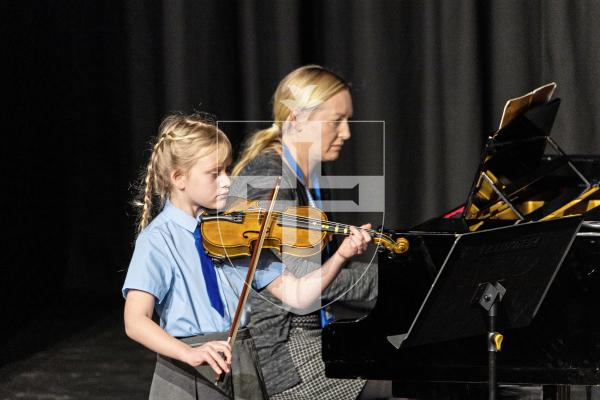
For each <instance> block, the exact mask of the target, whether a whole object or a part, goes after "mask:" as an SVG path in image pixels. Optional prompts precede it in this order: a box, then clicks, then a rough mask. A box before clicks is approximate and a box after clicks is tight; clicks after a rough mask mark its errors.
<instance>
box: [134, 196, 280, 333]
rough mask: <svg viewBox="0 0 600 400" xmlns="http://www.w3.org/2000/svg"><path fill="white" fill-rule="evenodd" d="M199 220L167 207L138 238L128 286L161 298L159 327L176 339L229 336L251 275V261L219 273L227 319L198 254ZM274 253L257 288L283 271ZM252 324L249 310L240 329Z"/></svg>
mask: <svg viewBox="0 0 600 400" xmlns="http://www.w3.org/2000/svg"><path fill="white" fill-rule="evenodd" d="M197 225H198V220H197V219H196V218H193V217H192V216H191V215H188V214H186V213H185V212H184V211H182V210H180V209H179V208H177V207H175V206H174V205H173V204H172V203H171V202H169V201H167V203H166V205H165V207H164V208H163V210H162V212H161V213H160V214H158V215H157V216H156V218H154V220H153V221H152V222H151V223H150V224H149V225H148V226H147V227H146V229H144V230H143V231H142V232H141V233H140V234H139V235H138V237H137V240H136V243H135V250H134V252H133V256H132V258H131V262H130V264H129V269H128V271H127V277H126V278H125V283H124V285H123V296H124V297H127V292H128V290H129V289H138V290H143V291H144V292H148V293H150V294H152V295H154V297H155V298H156V304H155V309H156V312H157V313H158V315H159V316H160V326H161V327H162V328H163V329H164V330H165V331H166V332H167V333H169V334H170V335H172V336H176V337H186V336H194V335H199V334H206V333H214V332H226V331H227V330H229V327H230V326H231V321H232V319H233V316H234V315H235V310H236V307H237V304H238V299H239V294H240V293H241V290H242V287H243V285H244V279H245V277H246V273H247V272H248V267H247V265H248V259H249V258H248V257H244V258H238V259H232V260H231V261H233V262H234V265H229V264H227V263H224V264H223V265H222V266H220V267H216V270H217V279H218V281H219V293H220V295H221V300H222V301H223V304H224V306H225V314H224V316H223V317H222V316H221V315H220V314H219V313H218V312H217V311H216V310H215V309H214V308H212V306H211V305H210V300H209V298H208V294H207V293H206V286H205V284H204V277H203V274H202V267H201V265H200V257H199V255H198V250H197V249H196V244H195V239H194V230H195V229H196V226H197ZM282 269H283V268H282V265H281V262H280V261H279V260H278V259H277V258H276V257H275V256H274V255H273V254H272V252H270V251H263V252H262V253H261V257H260V262H259V265H258V268H257V269H256V273H255V275H254V281H253V282H252V286H253V287H254V288H255V289H262V288H264V287H265V286H267V285H268V284H269V283H271V281H273V280H274V279H275V278H277V277H278V276H279V275H280V274H281V271H282ZM246 322H247V310H245V312H244V315H243V317H242V321H241V326H245V325H246Z"/></svg>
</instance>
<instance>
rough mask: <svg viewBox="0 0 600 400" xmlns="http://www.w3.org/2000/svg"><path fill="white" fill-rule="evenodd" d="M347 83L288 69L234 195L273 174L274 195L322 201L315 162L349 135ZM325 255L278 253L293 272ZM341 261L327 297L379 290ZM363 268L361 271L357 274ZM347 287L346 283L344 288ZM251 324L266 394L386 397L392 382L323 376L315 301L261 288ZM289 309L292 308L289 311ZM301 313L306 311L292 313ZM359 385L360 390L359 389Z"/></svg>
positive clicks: (362, 296) (312, 69) (256, 187)
mask: <svg viewBox="0 0 600 400" xmlns="http://www.w3.org/2000/svg"><path fill="white" fill-rule="evenodd" d="M352 113H353V109H352V98H351V95H350V86H349V85H348V83H346V82H345V81H344V80H343V79H342V78H341V77H339V76H338V75H337V74H335V73H333V72H332V71H330V70H327V69H325V68H323V67H321V66H318V65H307V66H303V67H300V68H298V69H296V70H294V71H292V72H291V73H290V74H288V75H287V76H286V77H285V78H284V79H283V80H282V81H281V82H280V83H279V85H278V87H277V89H276V91H275V94H274V96H273V119H274V121H275V123H274V124H273V125H272V126H271V127H269V128H268V129H265V130H261V131H258V132H256V133H254V134H253V135H252V136H251V137H250V138H249V139H248V140H247V142H246V145H245V147H244V149H243V151H242V154H241V156H240V159H239V161H238V163H237V164H236V166H235V168H234V169H233V175H234V176H236V175H237V177H236V180H234V184H233V187H232V193H233V194H234V196H239V197H247V198H249V199H265V198H268V196H269V194H270V193H271V190H270V187H271V186H272V183H273V181H274V179H273V177H276V176H282V177H283V183H282V188H283V189H282V190H280V192H279V196H278V198H277V200H278V201H282V200H284V201H287V202H288V203H289V205H290V206H309V205H310V206H316V207H318V206H319V205H320V201H321V200H322V197H324V198H326V197H327V192H326V191H323V192H322V191H321V190H320V181H319V175H320V174H319V169H320V166H321V162H326V161H333V160H336V159H337V158H338V157H339V153H340V151H341V149H342V148H343V145H344V142H345V141H346V140H348V139H350V135H351V134H350V127H349V123H348V120H349V119H350V118H351V117H352ZM333 250H334V249H333V248H331V247H330V248H328V249H325V250H324V251H323V259H318V260H314V259H313V260H312V262H311V261H310V260H302V261H300V260H297V259H296V260H294V258H293V257H285V256H284V258H283V262H284V265H285V266H286V268H287V269H290V270H291V271H292V272H293V273H294V274H304V273H306V271H308V270H311V269H314V268H318V267H319V266H320V264H321V262H322V261H323V260H324V259H326V258H327V256H328V254H332V251H333ZM365 268H366V266H364V265H362V266H359V267H357V268H345V269H343V270H342V271H341V272H340V274H339V275H338V277H337V278H336V279H335V280H334V282H333V283H332V284H331V286H330V287H329V288H328V290H327V291H326V292H325V295H326V296H325V297H326V299H325V300H334V299H337V298H340V299H343V300H364V301H369V300H373V299H374V298H375V297H376V295H377V294H376V291H377V273H376V270H375V268H370V269H366V273H365ZM363 275H364V276H363ZM350 288H352V289H351V290H348V289H350ZM250 305H251V310H252V315H251V321H250V325H249V327H250V330H251V333H252V336H253V337H254V339H255V343H256V347H257V350H258V353H259V358H260V364H261V367H262V371H263V375H264V378H265V383H266V387H267V391H268V393H269V396H270V398H271V399H275V400H279V399H300V398H311V399H331V398H335V399H356V398H357V397H358V396H359V395H360V396H361V398H370V397H386V396H387V397H390V396H391V384H390V382H384V383H382V382H379V383H374V382H373V383H369V385H368V386H367V388H366V389H365V383H366V382H365V381H364V380H362V379H343V380H342V379H331V378H327V377H325V365H324V363H323V361H322V357H321V326H322V325H324V324H326V318H327V316H326V315H324V314H325V313H324V312H323V311H322V310H319V307H318V306H317V307H314V308H312V309H309V310H308V311H313V310H316V311H313V312H308V313H307V310H306V309H304V310H297V309H289V308H288V309H284V308H282V307H280V306H279V305H278V304H277V301H276V300H275V299H274V298H273V297H272V296H269V295H268V294H267V295H262V294H261V295H258V294H257V293H252V295H251V297H250ZM290 311H294V312H290ZM298 314H305V315H298ZM361 392H362V395H361Z"/></svg>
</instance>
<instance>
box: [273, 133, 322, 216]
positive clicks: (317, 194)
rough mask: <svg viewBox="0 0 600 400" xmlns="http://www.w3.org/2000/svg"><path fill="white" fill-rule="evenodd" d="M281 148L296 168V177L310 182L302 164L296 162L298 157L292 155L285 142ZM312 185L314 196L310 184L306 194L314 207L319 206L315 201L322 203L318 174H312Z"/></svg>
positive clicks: (288, 161) (285, 156) (304, 181)
mask: <svg viewBox="0 0 600 400" xmlns="http://www.w3.org/2000/svg"><path fill="white" fill-rule="evenodd" d="M281 148H282V151H283V157H284V158H285V161H287V163H288V164H289V165H290V167H292V169H294V170H295V173H296V177H297V178H298V179H300V181H301V182H302V183H303V184H308V179H306V177H305V176H304V173H303V172H302V170H301V169H300V166H299V165H298V163H297V162H296V159H295V158H294V157H293V156H292V153H290V150H289V149H288V148H287V146H286V145H285V144H284V145H282V146H281ZM311 186H312V189H313V192H314V196H313V195H312V194H311V192H310V190H309V188H308V185H306V186H305V189H306V194H307V196H308V202H309V203H310V205H311V206H312V207H315V208H319V207H317V205H316V204H315V203H317V202H318V203H321V187H320V186H319V178H318V177H317V176H316V175H313V176H312V179H311ZM315 200H316V201H315Z"/></svg>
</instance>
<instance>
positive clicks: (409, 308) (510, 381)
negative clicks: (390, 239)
mask: <svg viewBox="0 0 600 400" xmlns="http://www.w3.org/2000/svg"><path fill="white" fill-rule="evenodd" d="M559 105H560V99H554V100H550V99H548V101H543V102H541V103H540V104H529V105H528V106H527V107H523V108H522V109H521V110H520V111H519V113H517V114H518V115H515V116H513V117H512V118H511V119H510V121H508V122H506V123H505V124H504V125H503V126H501V128H500V129H499V130H498V131H496V132H495V133H494V134H493V135H491V136H490V137H489V138H488V141H487V143H486V145H485V149H484V151H483V152H482V158H481V162H480V166H479V169H478V171H477V173H476V175H475V179H474V182H473V185H472V188H471V190H470V193H469V194H468V196H466V197H467V200H466V202H465V203H464V204H462V205H460V206H459V207H456V208H455V209H453V210H449V211H448V212H446V213H444V215H442V216H439V217H437V218H433V219H431V220H429V221H426V222H424V223H422V224H419V225H418V226H415V227H413V228H411V229H408V230H403V231H389V233H390V234H392V235H393V236H395V237H398V236H402V237H405V238H406V239H408V241H409V243H410V249H409V251H408V252H406V253H405V254H402V255H399V256H395V257H392V258H390V256H389V255H387V254H385V253H382V254H380V255H379V264H378V265H379V293H378V299H377V302H376V305H375V307H374V308H373V309H372V310H371V311H370V312H369V314H368V315H366V316H364V317H362V318H360V319H358V320H346V321H338V322H335V323H332V324H330V325H329V326H327V327H326V328H325V329H324V330H323V337H322V338H323V358H324V361H325V365H326V375H327V376H329V377H334V378H354V377H362V378H366V379H386V380H392V381H393V390H394V394H395V395H397V396H406V397H412V398H418V399H461V400H467V399H482V398H486V396H485V394H486V385H487V380H488V355H487V352H486V351H485V344H484V343H485V340H486V339H487V337H486V336H484V335H476V336H470V337H464V338H459V339H455V340H448V341H444V342H438V343H429V344H423V345H420V346H413V347H408V348H402V347H401V348H399V349H397V348H396V347H394V346H393V345H392V344H391V343H390V340H388V337H390V336H393V335H398V334H400V333H402V332H407V331H408V330H409V328H410V326H411V323H412V322H413V320H414V318H415V316H416V315H417V313H418V311H419V308H420V306H421V304H422V303H423V301H424V299H425V298H426V296H427V294H428V292H429V290H430V288H431V286H432V283H433V282H434V280H435V278H436V275H437V274H438V271H439V270H440V268H441V267H442V265H443V263H444V261H445V260H446V258H447V256H448V253H449V251H450V250H451V248H452V245H453V243H454V242H455V241H456V238H457V237H458V236H459V235H461V234H464V233H468V232H483V231H486V230H490V229H493V228H499V227H506V226H513V225H516V224H524V223H527V222H532V221H547V220H554V219H560V218H569V217H571V216H580V218H581V219H582V220H583V222H582V223H581V225H580V227H579V230H578V232H577V233H576V237H575V239H574V240H573V241H572V244H571V245H570V247H569V250H568V252H567V253H566V256H565V258H564V260H563V262H562V264H561V266H560V269H559V270H558V273H557V274H556V276H555V278H554V280H553V282H552V284H551V286H550V288H549V290H548V291H547V293H546V296H545V298H544V300H543V303H542V304H541V306H540V307H539V310H538V311H537V313H536V315H535V317H534V318H533V320H532V321H531V323H530V324H529V325H528V326H526V327H523V328H518V329H511V330H507V331H505V332H503V334H504V335H505V340H504V344H503V346H502V351H500V352H499V353H498V356H497V377H498V383H499V384H500V385H501V386H504V387H507V388H509V389H510V388H511V387H512V388H516V390H517V391H518V390H519V388H523V390H525V388H527V387H534V388H538V389H539V390H541V391H543V396H544V397H543V398H544V399H575V398H582V399H592V398H594V399H596V398H600V397H597V396H599V395H600V391H599V389H600V388H599V387H597V385H600V156H568V155H566V154H565V153H564V152H563V151H562V150H561V149H560V148H559V146H558V145H557V144H556V143H555V142H554V141H553V140H552V139H551V138H550V131H551V129H552V125H553V122H554V119H555V116H556V113H557V111H558V108H559ZM499 330H500V331H502V328H501V327H500V328H499ZM595 385H596V386H595ZM507 390H508V389H507ZM575 390H577V391H578V392H577V393H579V392H581V393H580V394H578V395H576V394H575ZM577 396H580V397H577ZM515 398H517V397H515Z"/></svg>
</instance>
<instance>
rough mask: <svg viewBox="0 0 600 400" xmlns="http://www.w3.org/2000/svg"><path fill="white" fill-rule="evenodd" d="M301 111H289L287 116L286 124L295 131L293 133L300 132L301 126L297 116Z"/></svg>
mask: <svg viewBox="0 0 600 400" xmlns="http://www.w3.org/2000/svg"><path fill="white" fill-rule="evenodd" d="M301 112H302V111H301V110H299V109H297V110H290V113H289V114H288V117H287V119H286V122H287V123H288V125H289V126H290V127H291V128H292V129H293V130H294V131H295V132H302V126H301V125H302V124H301V123H300V121H298V115H300V113H301Z"/></svg>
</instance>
